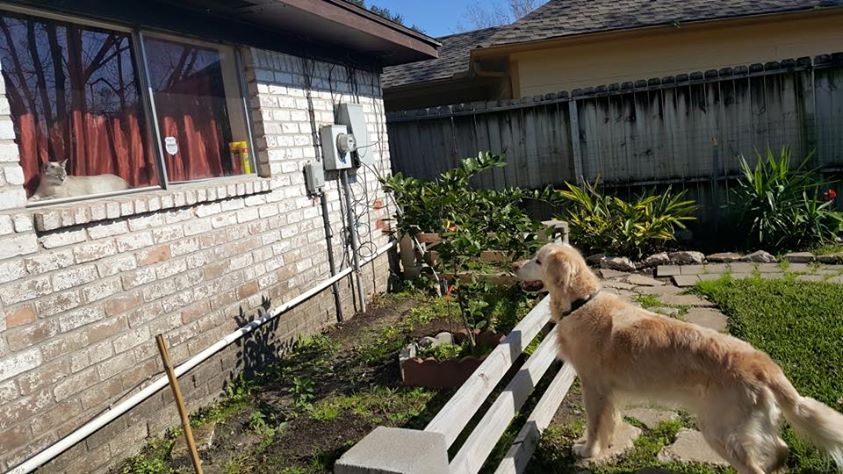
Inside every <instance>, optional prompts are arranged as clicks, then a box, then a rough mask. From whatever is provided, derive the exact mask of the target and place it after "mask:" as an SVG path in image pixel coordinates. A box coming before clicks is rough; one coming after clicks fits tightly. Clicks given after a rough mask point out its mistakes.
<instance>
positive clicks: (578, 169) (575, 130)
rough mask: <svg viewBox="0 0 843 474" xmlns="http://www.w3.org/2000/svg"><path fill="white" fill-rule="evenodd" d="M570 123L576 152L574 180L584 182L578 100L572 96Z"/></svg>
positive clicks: (573, 146) (572, 144)
mask: <svg viewBox="0 0 843 474" xmlns="http://www.w3.org/2000/svg"><path fill="white" fill-rule="evenodd" d="M568 124H569V125H570V133H571V150H572V151H573V152H574V180H575V181H576V182H577V184H582V182H583V180H584V179H585V177H584V176H583V169H582V168H583V166H582V149H581V148H580V117H579V114H578V113H577V101H576V100H574V99H573V98H571V100H569V101H568Z"/></svg>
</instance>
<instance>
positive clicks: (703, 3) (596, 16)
mask: <svg viewBox="0 0 843 474" xmlns="http://www.w3.org/2000/svg"><path fill="white" fill-rule="evenodd" d="M840 6H843V0H551V1H549V2H547V3H546V4H544V5H543V6H541V7H539V8H537V9H536V10H534V11H533V12H531V13H529V14H528V15H526V16H525V17H524V18H521V19H520V20H518V21H516V22H515V23H513V24H511V25H509V26H508V27H505V28H501V29H500V30H498V31H497V32H496V33H495V34H494V36H492V37H491V38H490V39H489V41H487V42H486V43H484V44H483V46H500V45H504V44H512V43H523V42H527V41H540V40H547V39H551V38H558V37H562V36H571V35H579V34H585V33H596V32H601V31H612V30H626V29H632V28H643V27H648V26H659V25H670V24H679V23H683V22H692V21H702V20H718V19H727V18H735V17H743V16H752V15H763V14H771V13H786V12H794V11H804V10H813V9H818V8H829V7H840Z"/></svg>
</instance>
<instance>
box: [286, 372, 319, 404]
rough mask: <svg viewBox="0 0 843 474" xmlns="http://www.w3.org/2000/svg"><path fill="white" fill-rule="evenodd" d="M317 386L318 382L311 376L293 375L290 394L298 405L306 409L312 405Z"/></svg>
mask: <svg viewBox="0 0 843 474" xmlns="http://www.w3.org/2000/svg"><path fill="white" fill-rule="evenodd" d="M315 386H316V382H314V381H313V379H311V378H309V377H293V379H292V387H290V394H291V395H292V396H293V401H294V402H295V404H296V406H297V407H299V408H304V409H307V408H309V407H310V402H311V401H313V398H314V396H315Z"/></svg>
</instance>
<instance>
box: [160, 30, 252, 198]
mask: <svg viewBox="0 0 843 474" xmlns="http://www.w3.org/2000/svg"><path fill="white" fill-rule="evenodd" d="M144 46H145V47H146V57H147V68H148V70H149V81H150V87H151V88H152V91H153V100H154V101H155V113H156V115H157V117H158V128H159V133H160V135H161V137H163V140H164V163H165V165H166V169H167V177H168V179H169V180H170V181H187V180H191V179H200V178H210V177H217V176H229V175H232V174H243V172H244V171H245V172H247V173H250V172H251V163H250V162H249V161H246V162H245V168H246V169H245V170H244V161H243V160H242V159H241V157H240V156H239V154H237V153H232V152H231V151H232V149H236V148H237V146H236V145H232V144H233V143H235V144H236V143H242V142H247V140H248V132H247V128H246V119H245V114H244V110H243V105H242V103H241V102H239V101H238V100H237V99H236V98H239V85H238V82H237V74H236V69H235V66H234V52H233V51H232V50H231V49H230V48H219V47H215V48H210V47H204V46H197V45H192V44H187V43H182V42H176V41H170V40H166V39H159V38H154V37H146V38H145V39H144ZM232 98H234V100H232Z"/></svg>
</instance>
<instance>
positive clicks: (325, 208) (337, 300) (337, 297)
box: [319, 191, 343, 322]
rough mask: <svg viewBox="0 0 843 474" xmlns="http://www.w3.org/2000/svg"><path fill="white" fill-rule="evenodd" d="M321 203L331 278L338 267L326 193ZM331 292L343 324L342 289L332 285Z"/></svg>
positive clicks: (321, 198)
mask: <svg viewBox="0 0 843 474" xmlns="http://www.w3.org/2000/svg"><path fill="white" fill-rule="evenodd" d="M319 202H320V203H321V204H322V224H324V226H325V241H326V242H327V244H328V266H329V267H330V269H331V276H334V275H336V274H337V265H336V263H335V262H334V245H333V244H332V243H331V239H332V238H333V237H334V231H333V230H332V229H331V220H330V218H329V216H328V198H327V196H325V191H322V192H320V193H319ZM331 291H333V293H334V305H335V306H336V307H337V321H338V322H342V320H343V317H342V302H341V301H340V288H339V285H337V283H336V282H334V284H332V285H331Z"/></svg>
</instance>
